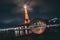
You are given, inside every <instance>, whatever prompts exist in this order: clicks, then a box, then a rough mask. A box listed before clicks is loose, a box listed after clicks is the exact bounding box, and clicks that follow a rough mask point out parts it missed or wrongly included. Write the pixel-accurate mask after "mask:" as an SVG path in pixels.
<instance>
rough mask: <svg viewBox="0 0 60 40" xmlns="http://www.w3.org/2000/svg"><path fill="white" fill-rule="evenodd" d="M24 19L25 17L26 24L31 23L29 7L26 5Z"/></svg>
mask: <svg viewBox="0 0 60 40" xmlns="http://www.w3.org/2000/svg"><path fill="white" fill-rule="evenodd" d="M24 17H25V21H24V23H25V24H29V23H30V19H29V15H28V7H27V5H24Z"/></svg>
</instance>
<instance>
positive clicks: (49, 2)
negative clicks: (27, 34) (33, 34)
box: [0, 0, 60, 39]
mask: <svg viewBox="0 0 60 40" xmlns="http://www.w3.org/2000/svg"><path fill="white" fill-rule="evenodd" d="M25 4H27V5H28V7H29V10H28V11H29V12H28V13H29V17H30V20H32V19H34V18H42V19H44V20H49V19H52V18H59V20H60V1H59V0H0V29H1V28H10V27H17V26H19V25H22V24H23V23H24V8H23V6H24V5H25ZM5 39H6V38H5Z"/></svg>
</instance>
